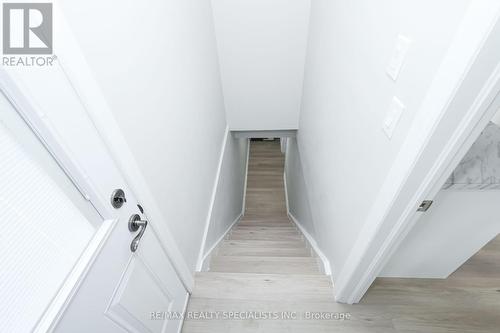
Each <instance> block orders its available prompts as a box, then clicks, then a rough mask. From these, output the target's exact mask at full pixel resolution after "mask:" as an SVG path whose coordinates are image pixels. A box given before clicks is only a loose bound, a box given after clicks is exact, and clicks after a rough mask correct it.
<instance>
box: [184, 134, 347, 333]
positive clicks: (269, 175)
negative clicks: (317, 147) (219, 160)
mask: <svg viewBox="0 0 500 333" xmlns="http://www.w3.org/2000/svg"><path fill="white" fill-rule="evenodd" d="M283 168H284V156H283V154H281V151H280V144H279V141H252V143H251V147H250V160H249V170H248V180H247V193H246V210H245V216H244V217H243V218H242V219H241V220H240V221H239V223H238V224H237V225H236V226H235V227H234V228H233V229H232V230H231V231H230V232H229V233H228V235H227V237H226V239H225V240H224V241H222V242H221V244H220V245H219V246H218V248H217V249H216V250H215V251H214V254H213V255H212V257H211V262H210V266H209V271H208V272H201V273H197V275H196V278H195V288H194V290H193V293H192V295H191V299H190V302H189V305H188V312H191V313H198V312H202V313H204V314H205V315H210V316H211V317H210V318H189V317H188V318H186V320H185V322H184V327H183V332H218V333H219V332H238V333H240V332H269V331H271V332H290V331H294V332H313V331H322V330H321V328H324V329H328V328H327V326H330V325H331V322H330V324H329V325H325V324H326V322H325V323H322V322H321V321H315V320H306V319H304V318H303V316H304V315H305V312H309V311H321V312H323V311H339V308H338V306H339V305H338V304H337V303H335V302H334V301H333V290H332V285H331V282H330V279H329V278H328V277H327V276H325V275H324V274H322V273H321V271H320V263H319V259H318V258H317V257H316V256H315V255H314V254H313V252H312V250H311V249H310V248H309V246H308V244H307V243H306V242H305V241H304V237H303V236H302V234H301V232H300V231H299V230H298V229H297V227H296V226H295V225H294V224H293V223H292V222H290V220H289V219H288V216H287V212H286V204H285V193H284V184H283ZM235 312H237V313H240V316H245V317H239V318H234V317H231V318H228V316H230V313H235ZM269 312H272V313H273V315H275V316H277V317H274V318H272V319H267V320H265V319H263V318H262V315H264V313H268V314H269ZM217 315H218V316H219V317H216V316H217ZM252 315H253V316H254V317H253V318H248V317H249V316H252ZM256 316H260V319H259V318H257V317H256ZM293 316H295V317H294V318H290V317H293Z"/></svg>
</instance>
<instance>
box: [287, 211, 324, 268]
mask: <svg viewBox="0 0 500 333" xmlns="http://www.w3.org/2000/svg"><path fill="white" fill-rule="evenodd" d="M288 216H289V217H290V219H291V220H292V221H293V223H295V225H296V226H297V228H299V230H300V231H301V232H302V234H303V235H304V236H305V237H306V239H307V242H308V243H309V245H310V246H311V248H312V249H313V250H314V252H316V255H317V256H318V257H319V258H320V259H321V262H322V263H323V273H325V274H326V275H329V276H332V269H331V266H330V261H329V260H328V258H327V257H326V256H325V254H324V253H323V251H321V249H320V248H319V246H318V243H316V240H315V239H314V238H313V237H312V236H311V235H310V234H309V233H308V232H307V231H306V229H304V227H303V226H302V225H301V224H300V222H299V221H298V220H297V219H296V218H295V216H293V215H292V214H291V213H290V212H288Z"/></svg>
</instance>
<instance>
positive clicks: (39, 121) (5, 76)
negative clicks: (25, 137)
mask: <svg viewBox="0 0 500 333" xmlns="http://www.w3.org/2000/svg"><path fill="white" fill-rule="evenodd" d="M0 90H1V91H2V93H3V94H4V95H5V97H6V98H7V100H8V101H9V102H10V103H11V104H12V106H13V108H14V110H15V111H16V112H17V113H18V114H19V115H20V116H21V118H22V119H23V120H24V122H25V123H26V124H27V125H28V126H29V128H30V129H31V131H32V132H33V133H34V134H35V136H36V137H37V138H38V139H39V140H40V142H41V144H42V145H43V146H44V147H45V149H47V151H48V152H49V154H50V155H51V156H52V158H53V159H54V160H55V161H56V163H57V164H58V165H59V167H60V168H61V170H62V171H63V172H64V173H65V174H66V176H67V177H68V179H69V180H70V181H71V182H72V183H73V185H74V186H75V187H76V189H77V190H78V191H79V192H80V193H81V195H82V196H83V197H84V198H85V200H87V201H89V202H90V204H91V205H92V206H93V207H94V208H95V210H96V211H97V213H98V214H99V215H100V216H101V217H102V218H103V219H104V220H108V219H112V218H113V214H112V213H111V210H110V209H109V208H108V207H109V204H108V203H109V202H108V201H107V200H105V199H104V198H103V197H102V195H100V194H99V191H98V190H97V188H96V187H95V186H94V184H92V182H91V180H90V179H89V177H88V176H87V175H86V173H85V172H84V170H83V168H82V167H81V166H80V165H79V164H78V163H77V159H75V158H74V155H73V153H72V152H71V150H70V149H69V148H68V147H67V146H66V145H65V144H64V140H61V138H60V136H59V134H58V133H57V131H56V129H55V128H54V126H53V125H52V124H51V123H50V120H49V119H48V118H47V117H45V116H44V114H43V111H42V110H41V109H40V108H39V107H38V106H37V105H36V103H34V102H33V100H32V98H31V96H30V95H29V94H28V93H27V92H26V91H27V90H26V89H23V86H22V82H21V80H19V78H18V77H17V76H16V75H15V73H12V72H10V73H9V72H7V71H6V70H5V69H4V68H0ZM106 199H107V198H106ZM90 222H92V223H95V222H94V221H90ZM96 227H100V225H97V226H96Z"/></svg>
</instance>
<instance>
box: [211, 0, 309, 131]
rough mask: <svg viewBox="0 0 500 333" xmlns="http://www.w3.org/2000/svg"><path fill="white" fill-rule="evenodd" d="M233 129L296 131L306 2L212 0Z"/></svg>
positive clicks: (306, 14)
mask: <svg viewBox="0 0 500 333" xmlns="http://www.w3.org/2000/svg"><path fill="white" fill-rule="evenodd" d="M212 3H213V9H214V19H215V30H216V35H217V45H218V51H219V57H220V66H221V74H222V83H223V89H224V99H225V105H226V113H227V118H228V123H229V127H230V128H231V130H281V129H297V127H298V120H299V111H300V103H301V96H302V84H303V74H304V62H305V54H306V46H307V31H308V23H309V7H310V0H212Z"/></svg>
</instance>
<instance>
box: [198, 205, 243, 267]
mask: <svg viewBox="0 0 500 333" xmlns="http://www.w3.org/2000/svg"><path fill="white" fill-rule="evenodd" d="M242 216H243V215H242V214H240V215H238V217H236V219H235V220H234V221H233V222H231V224H230V225H229V227H228V228H227V229H226V231H224V233H223V234H222V236H220V237H219V239H218V240H217V241H216V242H215V243H214V245H212V246H211V247H210V249H208V251H207V252H206V253H205V255H204V256H203V259H202V261H201V265H200V270H199V272H204V271H208V270H209V268H210V257H211V256H212V252H213V251H214V250H215V248H217V246H218V245H219V244H220V242H222V240H224V238H225V237H226V235H227V234H228V233H229V231H231V229H232V228H233V226H234V225H235V224H236V223H238V221H239V220H240V219H241V217H242Z"/></svg>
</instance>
